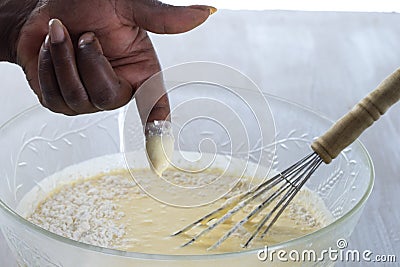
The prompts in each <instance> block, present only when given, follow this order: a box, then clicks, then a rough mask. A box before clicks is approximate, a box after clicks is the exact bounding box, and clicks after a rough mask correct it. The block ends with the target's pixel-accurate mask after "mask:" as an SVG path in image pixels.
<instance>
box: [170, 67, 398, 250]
mask: <svg viewBox="0 0 400 267" xmlns="http://www.w3.org/2000/svg"><path fill="white" fill-rule="evenodd" d="M399 99H400V68H399V69H397V70H396V71H395V72H394V73H392V74H391V75H389V76H388V77H387V78H386V79H385V80H383V81H382V83H381V84H379V86H378V87H377V88H376V89H375V90H374V91H372V92H371V93H370V94H369V95H367V96H366V97H365V98H364V99H362V100H361V101H360V102H359V103H358V104H356V105H355V106H354V108H353V109H352V110H351V111H350V112H348V113H347V114H346V115H344V116H343V117H342V118H340V119H339V120H338V121H337V122H336V123H335V124H334V125H333V126H332V127H331V128H330V129H329V130H328V131H327V132H326V133H325V134H324V135H322V136H320V137H319V138H318V139H317V140H315V141H314V142H313V143H312V144H311V148H312V150H313V151H314V152H312V153H311V154H309V155H308V156H306V157H304V158H303V159H301V160H300V161H298V162H297V163H295V164H293V165H292V166H290V167H289V168H288V169H286V170H284V171H282V172H281V173H279V174H277V175H276V176H274V177H272V178H270V179H268V180H266V181H265V182H263V183H261V184H260V185H258V186H256V187H254V188H252V189H250V190H249V191H247V192H245V193H242V194H240V195H238V196H236V197H233V198H231V199H228V200H227V201H226V202H225V203H224V204H223V205H222V206H220V207H219V208H217V209H216V210H214V211H212V212H210V213H209V214H207V215H205V216H204V217H202V218H200V219H198V220H197V221H195V222H193V223H191V224H189V225H188V226H186V227H184V228H183V229H181V230H179V231H177V232H175V233H174V234H172V236H176V235H180V234H182V233H185V232H188V231H189V230H191V229H193V228H194V227H196V226H198V225H206V226H207V224H209V225H208V227H206V228H205V229H203V230H202V231H200V232H199V233H197V234H196V235H195V236H193V237H192V238H191V239H190V240H189V241H188V242H186V243H185V244H183V245H182V247H184V246H187V245H189V244H192V243H194V242H195V241H196V240H198V239H199V238H200V237H202V236H203V235H205V234H206V233H208V232H210V231H211V230H213V229H214V228H215V227H216V226H218V225H220V224H222V223H223V222H225V221H226V220H228V219H229V218H230V217H232V216H233V215H234V214H235V213H237V212H238V211H239V210H241V209H243V207H245V206H246V205H248V204H249V203H250V202H252V201H254V200H256V199H258V198H259V197H260V196H261V195H263V194H265V193H266V192H269V193H270V194H269V195H267V197H266V198H265V199H264V200H262V201H260V203H259V204H258V205H256V206H255V207H254V208H253V210H252V211H251V212H250V213H249V214H248V215H247V216H245V217H244V218H243V219H242V220H240V221H239V222H237V223H236V224H235V225H234V226H233V227H232V228H231V229H230V230H228V231H227V232H226V233H225V234H224V235H223V236H222V237H221V238H220V239H219V240H218V241H217V242H216V243H214V244H213V245H212V246H211V247H209V248H208V249H209V250H212V249H215V248H217V247H218V246H220V245H221V244H222V243H223V242H224V241H225V240H226V239H227V238H229V237H230V236H231V235H232V234H233V233H234V232H235V231H237V230H238V229H239V228H240V227H242V226H243V225H244V224H245V223H246V222H248V221H250V220H251V219H252V218H254V216H256V215H257V214H259V213H260V212H261V211H262V210H264V209H265V208H266V207H268V206H269V205H270V204H271V203H273V202H275V203H276V204H275V206H272V209H271V210H270V211H269V212H267V213H266V214H265V215H263V217H262V219H261V220H260V221H259V223H258V224H257V225H256V228H255V230H254V231H253V232H252V233H251V235H250V237H249V238H248V239H247V241H246V242H245V243H244V244H242V247H243V248H246V247H248V246H249V244H250V243H251V242H252V240H254V238H255V237H256V236H258V235H259V234H260V233H261V235H260V238H264V237H265V235H266V234H267V232H268V231H269V230H270V229H271V227H272V225H273V224H274V223H275V222H276V221H277V220H278V218H279V216H280V215H281V214H282V212H283V211H284V210H285V208H286V207H287V206H288V205H289V203H290V202H291V201H292V199H293V198H294V197H295V196H296V194H297V193H298V192H299V191H300V189H301V188H302V186H303V185H304V184H305V183H306V182H307V181H308V179H309V178H310V177H311V176H312V174H313V173H314V172H315V170H316V169H317V168H318V167H319V166H320V165H321V163H322V162H324V163H326V164H329V163H330V162H331V161H332V160H333V159H334V158H336V157H337V156H338V155H339V153H340V152H341V151H342V150H343V149H345V148H346V147H347V146H348V145H350V144H351V143H353V142H354V141H355V140H356V139H357V138H358V137H359V136H360V135H361V133H362V132H363V131H364V130H366V129H367V128H368V127H369V126H371V125H372V124H373V122H374V121H376V120H378V119H379V117H380V116H381V115H383V114H384V113H385V112H386V111H387V110H388V109H389V107H390V106H392V105H393V104H395V103H396V102H397V101H399ZM269 190H270V191H269Z"/></svg>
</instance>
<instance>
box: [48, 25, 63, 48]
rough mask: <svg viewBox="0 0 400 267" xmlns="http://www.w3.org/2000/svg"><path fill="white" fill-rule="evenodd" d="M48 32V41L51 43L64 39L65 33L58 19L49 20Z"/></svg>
mask: <svg viewBox="0 0 400 267" xmlns="http://www.w3.org/2000/svg"><path fill="white" fill-rule="evenodd" d="M49 34H50V42H51V43H52V44H54V43H61V42H63V41H64V38H65V33H64V29H63V25H62V23H61V21H59V20H58V19H52V20H50V22H49Z"/></svg>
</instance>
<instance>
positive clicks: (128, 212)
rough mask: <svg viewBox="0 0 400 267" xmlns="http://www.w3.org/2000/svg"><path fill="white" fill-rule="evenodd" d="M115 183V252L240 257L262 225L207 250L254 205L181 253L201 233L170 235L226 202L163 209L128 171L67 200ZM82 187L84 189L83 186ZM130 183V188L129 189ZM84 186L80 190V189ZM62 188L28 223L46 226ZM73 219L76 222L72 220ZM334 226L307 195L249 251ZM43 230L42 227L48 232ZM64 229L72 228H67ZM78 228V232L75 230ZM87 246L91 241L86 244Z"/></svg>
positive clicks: (89, 184)
mask: <svg viewBox="0 0 400 267" xmlns="http://www.w3.org/2000/svg"><path fill="white" fill-rule="evenodd" d="M221 172H222V171H221V170H219V169H211V170H210V169H208V170H206V171H204V172H201V173H194V174H190V175H188V176H187V177H186V179H187V180H188V181H189V180H196V179H204V178H205V177H206V178H208V179H209V178H211V179H210V180H213V177H215V178H218V176H219V175H221ZM135 173H140V175H142V176H144V175H148V176H154V175H156V174H154V173H153V172H152V171H150V170H149V169H143V170H135ZM164 177H165V178H166V179H170V181H171V182H177V181H182V179H175V178H176V177H177V176H176V172H175V171H174V170H172V169H168V170H166V171H165V172H164ZM113 178H114V181H118V182H119V183H114V182H111V184H112V185H113V186H112V188H113V189H112V190H113V192H119V191H118V190H123V192H124V193H123V194H120V195H116V196H113V197H112V199H111V200H110V199H108V200H107V201H110V203H111V204H110V205H114V206H113V207H114V210H113V214H120V216H117V218H113V219H112V220H113V224H115V225H117V226H118V227H123V234H121V236H120V238H116V240H115V241H113V242H111V243H109V244H108V245H107V246H109V247H111V248H115V249H119V250H126V251H133V252H144V253H156V254H205V253H222V252H233V251H240V250H242V248H241V246H240V244H242V243H244V241H246V240H247V239H246V238H247V237H248V236H249V235H250V233H251V231H252V230H254V226H255V224H256V223H257V221H259V220H260V217H257V218H256V219H255V220H254V221H251V222H249V223H247V224H246V225H245V227H244V228H242V229H239V231H238V232H237V233H235V234H233V235H232V236H231V237H230V238H229V239H227V240H226V241H225V242H224V243H223V244H222V245H221V246H220V247H219V248H218V249H216V250H213V251H207V248H208V247H210V246H211V245H212V244H214V242H216V241H217V240H218V239H219V238H220V237H221V236H222V235H223V234H224V233H225V232H226V231H228V230H229V229H230V228H231V227H232V226H233V225H234V224H235V223H236V222H238V221H239V220H240V219H241V218H243V217H244V216H245V215H247V214H248V213H249V212H250V211H251V209H252V205H250V206H248V207H246V208H245V209H244V210H243V211H241V212H239V213H238V214H237V215H235V216H234V217H233V218H232V219H231V220H228V221H227V222H225V223H224V224H222V225H221V226H220V227H217V228H216V229H214V230H213V231H212V232H210V233H209V234H207V235H205V236H203V237H202V238H201V239H200V240H199V241H198V242H196V243H194V244H192V245H189V246H187V247H184V248H181V247H180V245H181V244H183V243H185V242H186V241H188V240H189V239H190V238H191V236H192V235H193V234H196V233H197V232H198V231H199V230H201V227H199V228H196V229H194V230H192V231H191V232H190V233H189V234H182V235H180V236H175V237H170V234H172V233H173V232H175V231H177V230H179V229H181V228H182V227H184V226H186V225H187V224H189V223H191V222H193V221H195V220H197V219H198V218H200V217H202V216H203V215H205V214H207V213H208V212H210V211H212V210H214V209H215V208H217V207H219V206H221V205H222V204H223V203H224V202H225V200H226V198H224V199H220V200H218V201H216V202H214V203H212V204H209V205H206V206H201V207H197V208H179V207H173V206H169V205H166V204H164V203H160V202H158V201H157V200H155V199H153V198H151V197H149V196H147V195H146V194H145V193H143V192H142V191H141V190H140V189H139V188H138V186H136V185H134V184H133V183H132V179H131V176H130V174H129V173H128V171H126V170H118V171H111V172H108V173H102V174H99V175H96V176H93V177H90V178H86V179H85V180H78V181H75V182H73V183H69V184H67V185H63V186H69V187H68V190H70V191H68V192H72V193H68V194H69V195H73V194H74V193H73V190H74V189H75V188H79V190H82V188H87V192H86V194H92V195H93V192H96V191H94V190H95V189H96V188H99V190H104V188H103V187H102V188H100V184H102V186H104V185H103V184H104V183H105V181H108V180H110V179H113ZM115 178H116V179H115ZM178 178H179V177H178ZM232 178H233V177H232ZM123 180H125V183H122V182H121V181H123ZM82 183H86V184H85V185H84V186H83V185H82ZM128 183H129V184H130V186H126V185H127V184H128ZM80 184H81V186H80V187H79V185H80ZM246 185H247V184H246V181H245V180H243V181H241V182H240V183H239V184H238V185H237V186H236V187H235V188H234V189H233V190H232V192H231V193H230V194H229V195H228V196H227V197H230V196H232V195H235V194H238V193H240V192H241V191H243V190H245V189H247V188H248V187H247V186H246ZM63 186H59V187H58V188H56V189H55V190H53V191H52V193H51V194H48V196H47V198H46V199H44V200H43V201H42V202H41V203H40V204H39V205H38V206H37V207H36V209H35V211H34V212H33V213H32V214H31V215H30V216H29V220H31V221H33V222H35V223H37V224H39V225H40V224H43V225H46V223H45V222H44V221H45V220H46V218H41V217H40V216H42V215H43V216H44V214H45V213H44V211H43V209H44V208H43V207H49V205H52V204H51V201H54V200H55V199H57V197H59V198H61V195H60V196H58V194H61V193H62V192H63V191H65V190H63ZM154 186H157V185H154ZM77 190H78V189H77ZM85 190H86V189H85ZM89 191H90V192H89ZM121 192H122V191H121ZM81 194H82V192H79V195H81ZM83 194H85V192H83ZM81 197H82V199H85V196H84V195H83V196H81ZM46 202H47V204H46ZM255 203H258V202H255ZM46 209H48V208H46ZM47 212H48V211H47ZM96 212H100V211H94V213H96ZM264 213H265V212H264ZM121 214H122V215H121ZM71 216H72V217H73V216H74V215H71ZM41 219H43V220H41ZM72 220H75V222H76V221H77V218H72ZM330 221H331V215H330V213H329V211H328V210H327V209H326V207H325V206H324V204H323V201H322V200H321V199H320V198H319V197H318V196H317V195H316V194H315V193H314V192H312V191H310V190H308V189H305V190H302V191H301V192H300V193H299V194H298V196H297V197H296V198H295V200H294V202H293V203H292V204H290V206H289V207H288V208H287V209H286V211H285V212H284V213H283V214H282V215H281V217H280V219H279V220H278V221H277V222H276V223H275V225H274V226H273V227H272V228H271V230H270V231H269V234H268V235H267V236H266V237H265V238H264V239H263V240H260V239H255V240H254V241H253V242H252V244H251V247H250V248H260V247H264V245H267V244H268V245H271V244H275V243H280V242H284V241H287V240H290V239H293V238H296V237H300V236H302V235H305V234H308V233H310V232H313V231H315V230H317V229H319V228H322V227H323V226H325V225H327V224H328V223H330ZM43 225H41V226H42V227H44V226H43ZM71 225H72V224H71ZM63 227H64V228H68V227H69V226H63ZM74 227H75V228H76V227H77V226H76V224H75V225H74ZM44 228H46V227H44ZM85 229H86V230H87V231H90V230H91V229H90V227H87V228H85ZM67 230H68V229H67ZM57 231H58V230H57ZM59 231H60V232H58V234H61V235H63V234H62V229H61V230H59ZM80 241H82V240H80ZM84 242H88V241H85V240H84Z"/></svg>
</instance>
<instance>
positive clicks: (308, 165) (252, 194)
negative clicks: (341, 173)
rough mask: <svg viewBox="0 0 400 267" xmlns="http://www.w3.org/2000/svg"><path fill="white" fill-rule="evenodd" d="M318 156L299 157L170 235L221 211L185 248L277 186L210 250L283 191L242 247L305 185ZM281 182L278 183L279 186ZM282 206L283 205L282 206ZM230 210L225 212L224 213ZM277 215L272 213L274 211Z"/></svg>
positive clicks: (273, 220)
mask: <svg viewBox="0 0 400 267" xmlns="http://www.w3.org/2000/svg"><path fill="white" fill-rule="evenodd" d="M321 162H322V160H321V158H320V157H319V156H318V155H317V154H316V153H312V154H310V155H308V156H306V157H305V158H303V159H302V160H300V161H298V162H297V163H295V164H293V165H292V166H290V167H289V168H287V169H286V170H284V171H283V172H281V173H279V174H277V175H275V176H274V177H272V178H270V179H268V180H266V181H265V182H263V183H261V184H260V185H258V186H256V187H254V188H252V189H251V190H249V191H248V192H246V193H244V194H242V195H239V196H236V197H233V198H232V199H229V200H228V201H227V202H226V203H225V204H224V205H222V206H221V207H219V208H218V209H216V210H214V211H212V212H211V213H209V214H207V215H205V216H204V217H202V218H200V219H199V220H197V221H195V222H193V223H191V224H189V225H188V226H186V227H184V228H183V229H181V230H179V231H177V232H176V233H174V234H172V236H176V235H179V234H182V233H184V232H187V231H189V230H191V229H193V228H194V227H196V226H198V225H199V224H201V223H203V224H204V223H206V222H209V221H211V220H213V219H217V218H218V217H219V216H220V215H221V213H224V214H223V216H221V217H220V218H218V219H217V220H216V221H215V222H214V223H212V224H211V225H210V226H208V227H207V228H205V229H203V230H202V231H201V232H199V233H198V234H196V235H195V236H194V237H193V238H191V239H190V240H189V241H188V242H186V243H184V244H183V245H182V247H185V246H187V245H189V244H192V243H193V242H195V241H196V240H197V239H199V238H200V237H201V236H203V235H204V234H206V233H208V232H210V231H211V230H212V229H214V228H215V227H217V226H218V225H220V224H222V223H223V222H225V221H226V220H227V219H229V218H230V217H232V216H233V215H234V214H235V213H237V212H238V211H239V210H241V209H242V208H243V207H245V206H246V205H247V204H249V203H250V202H251V201H253V200H255V199H257V198H258V197H260V196H261V195H263V194H264V193H266V192H267V191H268V190H270V189H272V188H274V187H276V186H279V188H278V189H277V190H276V191H274V192H273V193H272V194H271V195H269V196H268V197H267V198H266V199H265V200H264V201H262V202H261V203H260V204H259V205H257V206H256V207H255V208H254V209H253V210H252V211H251V212H250V213H249V214H248V215H247V216H246V217H245V218H243V219H242V220H241V221H240V222H238V223H237V224H236V225H234V226H233V227H232V228H231V229H230V230H229V231H228V232H226V233H225V235H224V236H222V237H221V238H220V239H219V240H218V241H217V242H216V243H215V244H213V245H212V246H211V247H210V248H209V250H212V249H215V248H217V247H218V246H219V245H221V243H222V242H224V241H225V240H226V239H227V238H228V237H230V236H231V235H232V234H233V233H234V232H235V231H236V230H237V229H238V228H240V227H241V226H242V225H244V224H245V223H246V222H248V221H249V220H251V219H252V218H253V217H254V216H256V215H257V214H258V213H260V212H261V211H262V210H264V209H265V208H266V207H268V206H269V204H271V203H272V202H273V201H274V200H275V199H277V198H278V197H279V196H281V195H282V194H284V193H285V192H286V193H285V194H284V195H283V197H282V198H281V199H280V200H279V201H278V203H277V204H276V205H275V206H274V208H273V209H272V210H271V211H270V212H269V213H268V214H267V215H266V216H264V217H263V219H262V221H261V222H260V223H259V224H258V226H257V229H256V230H255V231H254V232H253V233H252V235H251V237H250V238H249V239H248V240H247V241H246V243H245V244H244V245H242V246H243V247H247V246H248V245H249V244H250V242H251V241H252V240H253V239H254V237H255V236H256V235H257V234H258V233H259V232H260V231H261V229H262V227H263V226H264V225H265V224H266V223H267V221H268V220H269V219H270V218H272V220H271V222H270V223H269V224H268V225H267V228H266V229H265V230H264V232H263V233H262V237H263V236H264V235H265V234H266V233H267V232H268V230H269V229H270V228H271V226H272V225H273V224H274V222H275V221H276V220H277V219H278V217H279V216H280V215H281V214H282V212H283V210H284V209H285V208H286V206H287V205H288V204H289V202H290V201H291V200H292V199H293V198H294V196H295V195H296V194H297V192H298V191H299V190H300V188H301V187H302V186H303V185H304V183H305V182H306V181H307V180H308V178H310V176H311V175H312V173H313V172H314V171H315V170H316V169H317V167H318V166H319V165H320V164H321ZM279 184H281V185H279ZM282 205H283V206H282ZM227 209H229V210H228V211H227V212H225V211H226V210H227ZM275 212H277V214H276V215H275V216H274V217H272V215H274V213H275Z"/></svg>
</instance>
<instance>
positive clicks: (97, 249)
mask: <svg viewBox="0 0 400 267" xmlns="http://www.w3.org/2000/svg"><path fill="white" fill-rule="evenodd" d="M240 89H241V90H246V91H251V90H249V89H245V88H240ZM262 94H263V95H264V96H265V97H266V98H267V100H268V98H273V99H275V100H278V101H281V102H285V103H286V104H290V105H293V106H296V107H297V108H301V109H303V110H306V111H308V112H311V113H313V114H314V115H316V116H318V117H319V118H322V119H324V120H326V121H327V122H330V123H334V121H332V120H331V119H329V118H328V117H326V116H325V115H323V114H320V113H319V112H317V111H314V110H312V109H311V108H309V107H307V106H305V105H301V104H298V103H295V102H293V101H290V100H288V99H285V98H282V97H279V96H275V95H272V94H268V93H265V92H262ZM130 103H131V102H130ZM36 109H44V108H43V107H42V106H41V105H40V104H35V105H33V106H31V107H29V108H26V109H25V110H23V111H21V112H19V113H18V114H16V115H14V116H13V117H11V118H10V119H9V120H7V121H6V122H5V123H3V124H2V125H1V126H0V131H1V130H3V129H4V128H6V127H8V126H9V125H10V124H12V123H13V122H14V121H15V120H16V119H18V118H19V117H22V116H24V115H26V114H27V113H29V112H31V111H33V110H36ZM106 112H107V113H109V112H110V111H106ZM111 112H116V110H114V111H111ZM354 144H357V145H358V146H359V147H360V148H361V151H362V153H363V154H364V155H365V156H366V159H367V163H368V167H369V168H370V175H369V183H368V187H367V188H366V190H365V192H364V194H363V195H362V197H361V198H360V200H359V201H358V202H357V203H356V204H355V205H354V207H353V208H351V209H350V210H349V211H348V212H347V213H345V214H344V215H342V216H341V217H340V218H339V219H336V220H335V221H334V222H332V223H330V224H329V225H327V226H325V227H323V228H321V229H318V230H316V231H314V232H312V233H309V234H307V235H304V236H301V237H298V238H295V239H291V240H288V241H286V242H282V243H278V244H275V245H271V246H268V249H269V250H270V251H273V250H280V249H284V248H285V247H290V246H295V245H297V244H300V243H303V242H305V241H309V240H311V239H315V238H316V237H318V236H321V235H323V234H324V233H327V232H329V231H331V230H332V229H334V228H335V227H336V226H337V225H338V224H340V223H342V222H345V221H347V220H349V219H350V218H351V215H353V214H355V213H356V212H357V211H359V210H360V209H361V208H362V207H363V206H364V205H365V203H366V201H367V199H368V197H369V195H370V194H371V192H372V188H373V185H374V179H375V170H374V165H373V162H372V159H371V156H370V154H369V152H368V151H367V149H366V148H365V146H364V144H363V143H362V142H361V141H359V140H358V139H357V140H356V141H355V142H354V143H353V145H354ZM0 207H1V209H3V210H4V211H5V212H6V213H7V214H8V215H10V216H11V217H12V218H14V219H15V220H16V221H17V222H18V223H20V224H23V225H24V226H26V227H28V229H32V230H33V231H35V232H37V233H38V234H40V235H44V236H45V237H46V238H50V239H54V240H56V241H58V242H61V243H64V244H66V245H72V246H75V247H78V248H81V249H87V250H90V251H93V252H97V253H104V254H109V255H113V256H122V257H128V258H135V259H144V260H169V261H179V260H213V259H221V258H226V257H239V256H243V255H251V254H253V255H254V254H256V253H257V252H258V251H260V249H262V248H256V249H250V250H243V251H237V252H224V253H217V254H202V255H190V254H189V255H168V254H154V253H143V252H128V251H122V250H117V249H111V248H104V247H100V246H96V245H91V244H86V243H82V242H79V241H75V240H72V239H69V238H66V237H63V236H60V235H57V234H55V233H52V232H50V231H47V230H45V229H43V228H41V227H40V226H38V225H36V224H34V223H32V222H30V221H28V220H26V219H25V218H23V217H22V216H20V215H19V214H18V213H16V212H15V211H14V210H13V209H11V208H10V207H9V206H8V205H7V204H6V203H4V202H3V200H1V199H0ZM0 228H1V227H0Z"/></svg>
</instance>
